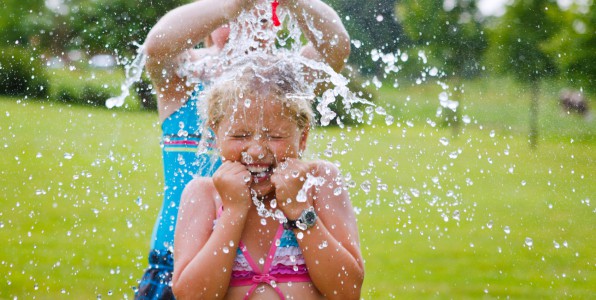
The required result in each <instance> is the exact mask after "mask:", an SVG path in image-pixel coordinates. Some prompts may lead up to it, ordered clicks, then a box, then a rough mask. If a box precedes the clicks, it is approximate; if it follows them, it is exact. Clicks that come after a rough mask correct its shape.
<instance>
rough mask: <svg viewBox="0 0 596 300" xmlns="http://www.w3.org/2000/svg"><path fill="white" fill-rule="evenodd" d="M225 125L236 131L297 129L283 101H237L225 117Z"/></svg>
mask: <svg viewBox="0 0 596 300" xmlns="http://www.w3.org/2000/svg"><path fill="white" fill-rule="evenodd" d="M223 121H224V123H228V126H229V127H230V128H235V129H248V128H252V129H259V130H267V131H271V130H287V129H291V128H294V127H297V124H296V121H295V120H294V118H292V117H291V116H290V114H289V112H288V109H287V108H285V107H284V105H283V103H282V102H281V101H276V100H273V101H267V100H266V101H255V100H252V99H250V98H246V97H245V98H244V99H243V100H242V101H236V102H235V103H234V104H233V105H232V107H229V109H228V113H227V114H226V115H224V120H223Z"/></svg>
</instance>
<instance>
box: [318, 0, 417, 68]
mask: <svg viewBox="0 0 596 300" xmlns="http://www.w3.org/2000/svg"><path fill="white" fill-rule="evenodd" d="M396 1H397V0H368V1H361V0H329V1H326V2H327V3H329V5H330V6H332V7H333V8H334V9H335V10H336V11H337V12H338V14H339V15H340V16H341V17H342V19H343V23H344V25H345V27H346V30H347V31H348V33H349V34H350V38H351V39H352V41H353V42H352V53H351V54H350V59H349V61H348V62H349V64H350V65H352V66H354V67H355V68H356V69H358V71H359V72H360V73H363V74H367V75H371V74H377V75H380V74H381V73H382V70H383V68H382V66H381V65H379V64H378V63H376V62H374V61H373V60H372V59H371V51H372V50H373V49H377V50H379V51H381V52H383V53H396V52H397V51H398V49H400V48H402V49H403V48H404V47H407V45H408V44H409V43H408V41H407V39H406V38H405V37H404V33H403V29H402V28H401V26H400V25H399V24H398V22H397V19H396V17H395V12H394V7H395V3H396Z"/></svg>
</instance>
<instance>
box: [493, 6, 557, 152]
mask: <svg viewBox="0 0 596 300" xmlns="http://www.w3.org/2000/svg"><path fill="white" fill-rule="evenodd" d="M555 12H556V13H559V12H560V11H559V7H558V6H557V4H556V3H553V2H552V1H549V0H515V1H514V2H513V3H512V4H511V5H510V6H509V7H507V11H506V13H505V15H504V16H503V17H501V18H500V19H498V20H497V23H496V26H495V27H494V28H493V29H492V30H491V31H490V38H491V48H490V50H489V52H490V53H489V57H488V59H489V66H490V67H491V68H494V70H496V71H499V72H502V73H508V74H512V75H513V76H514V77H515V78H516V79H517V80H519V81H520V82H523V83H526V84H527V85H528V86H529V88H530V92H531V97H530V134H529V142H530V145H531V146H532V147H536V145H537V141H538V112H539V111H538V109H539V91H540V90H539V89H540V82H541V80H542V79H544V78H546V77H548V76H552V75H554V74H555V73H556V65H555V61H554V60H553V59H552V58H551V57H550V56H549V55H548V54H547V53H546V52H545V51H544V45H545V43H546V42H547V41H549V40H550V39H552V37H553V35H554V34H556V33H557V32H558V28H560V24H558V23H557V22H554V21H553V20H552V19H551V18H549V17H548V14H549V13H555Z"/></svg>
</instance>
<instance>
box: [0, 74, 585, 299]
mask: <svg viewBox="0 0 596 300" xmlns="http://www.w3.org/2000/svg"><path fill="white" fill-rule="evenodd" d="M555 90H556V89H555V87H552V86H545V88H544V93H543V99H542V109H541V121H540V128H541V135H540V136H541V138H540V140H539V145H538V147H537V148H536V149H534V150H532V149H530V147H529V146H528V144H527V129H526V128H527V126H526V123H527V121H526V120H527V102H528V101H527V100H525V99H526V98H527V94H526V93H525V92H524V91H523V90H522V89H520V88H519V87H517V86H516V85H515V83H514V82H511V81H508V80H504V79H495V80H486V79H485V80H478V81H475V82H469V83H467V86H466V90H465V93H464V95H465V96H466V98H465V99H464V100H463V101H462V105H463V108H464V111H463V115H466V116H468V117H469V120H470V122H468V123H465V124H463V125H462V126H461V128H460V131H459V133H458V134H457V135H454V133H453V132H452V130H451V129H450V128H446V127H442V126H441V124H440V122H439V121H437V118H436V116H435V114H436V110H437V106H438V98H437V95H438V93H439V92H440V86H438V85H433V84H425V85H414V86H404V87H402V88H400V89H393V88H389V87H383V88H382V89H381V91H380V92H379V95H380V99H379V102H378V104H379V105H380V106H384V107H386V108H387V110H388V111H389V112H390V113H391V114H392V115H394V116H395V119H394V121H393V122H392V123H391V122H389V123H390V124H389V125H387V124H386V123H385V121H384V119H385V117H384V116H375V119H374V120H373V122H372V124H371V125H367V126H360V127H351V128H344V129H339V128H327V129H317V130H316V131H315V132H313V134H312V135H311V141H310V146H309V147H310V149H309V156H310V157H322V158H325V159H329V160H331V161H334V162H336V163H337V164H340V165H341V169H342V170H343V172H344V176H346V177H347V178H348V180H346V182H347V183H348V185H349V186H350V192H351V195H352V200H353V202H354V206H355V210H356V212H357V213H358V221H359V226H360V233H361V236H360V238H361V242H362V252H363V255H364V258H365V260H366V279H365V285H364V288H363V294H362V298H363V299H391V298H401V299H421V298H422V299H424V298H438V299H478V298H488V299H493V298H514V299H527V298H541V299H544V298H552V299H558V298H579V299H588V298H591V297H593V295H595V294H596V287H595V286H594V284H593V283H594V282H595V280H596V278H595V277H596V276H595V274H596V252H594V250H593V245H594V244H595V242H596V241H595V238H594V232H595V230H596V218H595V212H596V210H595V209H594V207H593V206H592V205H593V204H594V203H593V202H594V201H596V199H595V195H596V176H595V175H596V151H595V150H596V149H595V147H596V122H594V121H592V122H587V121H585V120H583V119H580V118H577V117H575V116H567V115H563V114H561V113H560V112H559V111H558V109H557V107H556V102H555V100H554V98H552V99H553V100H550V98H549V97H551V96H549V95H553V94H555V93H554V92H555ZM555 96H556V95H555ZM555 96H552V97H555ZM0 114H1V117H0V129H1V130H2V135H1V144H0V149H1V150H0V151H1V152H0V154H1V155H2V160H1V162H0V198H1V199H2V206H1V208H0V240H1V241H5V243H6V244H7V246H6V247H2V248H0V273H1V274H3V275H2V277H1V279H0V299H13V298H18V299H56V298H68V299H70V298H72V299H90V298H99V297H100V296H101V297H102V298H104V297H107V296H112V298H116V299H121V298H132V295H133V286H136V284H137V280H138V279H139V278H140V276H141V274H142V270H143V268H144V267H145V265H146V252H147V250H148V241H149V237H150V235H151V230H152V227H153V222H154V218H155V216H156V214H157V211H158V209H159V207H160V205H161V203H160V200H161V192H162V188H163V186H162V183H161V176H162V175H161V172H162V169H161V162H160V148H159V124H158V120H157V115H156V114H155V113H151V112H143V111H136V110H131V109H127V110H106V109H103V108H90V107H82V106H67V105H64V104H52V103H50V102H39V101H31V100H29V101H23V100H18V99H14V98H13V99H9V98H0ZM327 149H329V150H330V151H325V150H327ZM590 282H591V283H590Z"/></svg>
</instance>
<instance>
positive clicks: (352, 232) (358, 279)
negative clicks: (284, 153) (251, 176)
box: [276, 162, 364, 299]
mask: <svg viewBox="0 0 596 300" xmlns="http://www.w3.org/2000/svg"><path fill="white" fill-rule="evenodd" d="M291 165H292V162H290V166H291ZM316 165H317V167H316V171H315V174H314V175H315V176H320V177H323V178H325V183H324V184H323V186H320V187H312V188H311V192H310V193H309V199H308V200H307V202H303V203H297V201H292V202H291V203H292V204H291V205H287V206H286V207H282V206H280V207H281V209H282V210H284V213H285V214H286V216H287V217H288V218H289V219H292V220H295V219H297V218H298V217H299V215H300V213H301V212H302V210H304V209H305V208H308V207H309V206H311V205H313V206H314V207H315V211H316V213H317V215H318V219H317V221H316V223H315V225H314V226H313V227H312V228H310V229H308V230H306V231H302V230H300V229H294V233H295V234H296V236H297V240H298V244H299V245H300V248H301V249H302V253H303V255H304V259H305V261H306V266H307V268H308V273H309V275H310V278H311V279H312V282H313V283H314V284H315V286H316V287H317V289H318V290H319V291H320V292H321V293H322V294H323V296H325V297H326V298H328V299H359V297H360V289H361V287H362V282H363V280H364V264H363V261H362V255H361V253H360V243H359V239H358V227H357V225H356V217H355V215H354V211H353V209H352V205H351V203H350V199H349V196H348V193H347V191H345V190H343V183H342V177H341V175H340V173H339V170H338V169H337V167H335V165H333V164H331V163H329V162H319V163H317V164H316ZM288 170H292V169H291V168H290V167H288ZM289 172H291V171H289ZM301 173H302V174H304V173H303V172H301ZM282 176H283V174H280V177H278V178H277V179H276V180H280V181H278V185H276V186H282V182H281V178H282ZM285 185H286V186H293V185H294V184H293V183H290V182H285ZM337 188H340V189H341V193H339V194H338V195H335V194H336V193H335V192H334V191H335V190H336V189H337ZM285 197H286V196H285V195H284V196H282V197H281V198H280V199H285ZM290 198H291V197H290ZM294 199H296V198H294ZM281 202H282V204H283V201H281ZM300 233H302V238H298V237H299V235H300Z"/></svg>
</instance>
